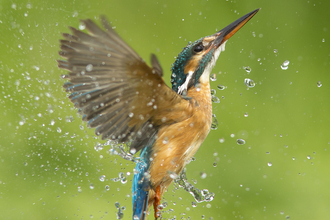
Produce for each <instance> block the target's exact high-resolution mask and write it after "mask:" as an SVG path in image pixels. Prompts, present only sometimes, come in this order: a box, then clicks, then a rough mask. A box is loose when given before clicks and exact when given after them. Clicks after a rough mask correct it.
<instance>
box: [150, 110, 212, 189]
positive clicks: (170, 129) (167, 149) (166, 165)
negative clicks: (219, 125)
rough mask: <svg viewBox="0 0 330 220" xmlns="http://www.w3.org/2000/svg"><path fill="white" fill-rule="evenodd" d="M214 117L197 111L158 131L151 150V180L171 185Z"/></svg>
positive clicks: (203, 137) (194, 151) (205, 133)
mask: <svg viewBox="0 0 330 220" xmlns="http://www.w3.org/2000/svg"><path fill="white" fill-rule="evenodd" d="M211 121H212V117H211V114H205V112H204V115H203V116H201V117H197V115H195V116H193V117H191V118H189V119H187V120H185V121H182V122H179V123H175V124H172V125H169V126H167V127H164V128H162V129H161V130H160V131H159V132H158V138H157V140H156V142H155V145H154V147H153V151H152V154H151V157H152V162H151V165H150V176H151V184H152V186H154V187H156V186H158V185H161V186H162V188H163V189H165V188H167V187H168V186H169V185H170V183H171V182H172V180H173V179H174V178H175V177H176V175H177V174H179V173H180V172H181V171H182V169H183V168H184V166H185V165H186V164H187V163H188V162H189V161H190V159H191V158H192V157H193V156H194V154H195V153H196V151H197V150H198V148H199V147H200V145H201V144H202V143H203V141H204V140H205V138H206V136H207V135H208V133H209V131H210V126H211Z"/></svg>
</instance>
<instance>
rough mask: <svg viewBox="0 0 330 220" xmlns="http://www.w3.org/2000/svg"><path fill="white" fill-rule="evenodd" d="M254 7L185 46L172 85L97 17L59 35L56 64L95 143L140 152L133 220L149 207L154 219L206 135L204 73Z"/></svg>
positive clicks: (156, 66)
mask: <svg viewBox="0 0 330 220" xmlns="http://www.w3.org/2000/svg"><path fill="white" fill-rule="evenodd" d="M258 11H259V9H256V10H254V11H252V12H250V13H248V14H246V15H244V16H242V17H241V18H239V19H237V20H236V21H234V22H233V23H231V24H229V25H228V26H226V27H225V28H223V29H221V30H220V31H217V32H216V33H215V34H212V35H209V36H206V37H202V38H200V39H198V40H196V41H194V42H193V43H189V44H188V45H187V46H186V47H184V48H183V50H182V51H181V52H180V53H179V55H178V56H177V58H176V60H175V62H174V63H173V65H172V68H171V71H172V74H171V84H172V88H170V87H169V86H168V85H166V83H165V81H164V79H163V69H162V67H161V65H160V63H159V61H158V59H157V57H156V55H154V54H151V66H149V65H148V64H147V63H146V62H145V61H144V60H143V59H142V58H141V57H140V56H139V55H138V54H137V53H136V52H135V51H134V50H133V49H132V48H131V47H130V46H129V45H128V44H127V43H126V42H125V41H124V40H123V39H122V38H121V37H120V36H119V35H118V34H117V33H116V32H115V31H114V29H113V28H112V27H111V25H110V24H109V22H108V21H107V19H106V18H105V17H104V16H101V18H100V20H101V23H102V25H103V28H100V27H99V26H98V25H97V24H96V23H94V21H92V20H91V19H85V20H81V24H82V26H83V27H84V29H85V30H80V29H76V28H74V27H69V29H70V31H71V33H70V34H69V33H63V34H62V36H63V38H64V39H61V40H60V52H59V55H60V56H61V57H62V58H64V59H62V60H57V62H58V67H59V68H61V69H64V70H67V71H68V73H67V74H64V75H62V78H64V79H66V80H67V81H66V82H65V83H64V85H63V87H64V88H65V91H66V92H68V93H69V96H68V97H69V99H70V100H71V101H72V102H73V103H74V106H75V107H76V108H77V109H78V112H79V113H80V114H81V115H82V120H83V121H86V122H87V126H88V127H90V128H95V134H96V135H98V136H101V138H102V140H111V141H114V142H116V143H118V144H119V143H124V144H126V146H127V151H128V153H129V154H130V155H135V154H136V153H137V152H140V155H139V157H138V158H139V159H138V161H137V163H136V166H135V169H134V176H133V184H132V209H133V216H132V219H134V220H144V219H146V218H147V215H148V213H149V208H150V206H151V205H153V206H154V217H155V219H158V218H160V217H161V210H160V206H159V205H160V203H161V196H162V195H163V193H164V192H165V191H166V189H167V188H168V187H169V185H170V184H171V183H172V181H173V180H174V179H175V178H177V176H178V175H179V174H180V173H181V172H182V170H183V168H184V167H185V166H186V165H187V164H188V163H189V162H190V160H191V159H192V157H193V156H194V154H195V153H196V151H197V150H198V148H199V147H200V146H201V144H202V143H203V141H204V140H205V138H206V137H207V135H208V133H209V132H210V128H211V123H212V101H211V92H210V82H209V78H210V73H211V71H212V69H213V67H214V66H215V64H216V61H217V59H218V57H219V55H220V53H221V52H223V51H224V50H225V44H226V42H227V40H228V39H229V38H230V37H232V36H233V35H234V34H235V33H236V32H237V31H238V30H239V29H240V28H241V27H242V26H244V24H245V23H247V22H248V21H249V20H250V19H251V18H252V17H253V16H254V15H255V14H256V13H257V12H258Z"/></svg>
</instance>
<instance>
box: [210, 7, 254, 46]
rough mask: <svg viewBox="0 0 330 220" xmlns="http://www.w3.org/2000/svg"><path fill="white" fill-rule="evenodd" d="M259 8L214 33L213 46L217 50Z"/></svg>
mask: <svg viewBox="0 0 330 220" xmlns="http://www.w3.org/2000/svg"><path fill="white" fill-rule="evenodd" d="M259 10H260V8H258V9H256V10H254V11H252V12H250V13H248V14H246V15H244V16H243V17H241V18H239V19H237V20H236V21H234V22H233V23H231V24H230V25H228V26H227V27H225V28H223V29H222V30H220V31H218V32H217V33H215V35H216V36H217V37H216V39H215V40H214V42H213V43H214V46H215V47H216V48H218V47H219V46H220V45H221V44H222V43H224V42H226V41H227V40H228V39H229V38H230V37H231V36H233V35H234V34H235V33H236V32H237V31H238V30H239V29H241V27H243V26H244V24H246V23H247V22H248V21H249V20H250V19H251V18H252V17H253V16H254V15H255V14H256V13H257V12H258V11H259Z"/></svg>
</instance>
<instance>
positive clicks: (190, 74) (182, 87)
mask: <svg viewBox="0 0 330 220" xmlns="http://www.w3.org/2000/svg"><path fill="white" fill-rule="evenodd" d="M193 73H194V71H189V72H188V74H187V75H188V76H187V77H186V81H184V83H183V84H182V85H181V86H179V89H178V94H180V95H181V94H182V93H183V91H185V90H188V84H189V81H190V79H191V77H192V75H193Z"/></svg>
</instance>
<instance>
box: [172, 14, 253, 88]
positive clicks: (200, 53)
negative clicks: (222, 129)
mask: <svg viewBox="0 0 330 220" xmlns="http://www.w3.org/2000/svg"><path fill="white" fill-rule="evenodd" d="M258 11H259V9H256V10H254V11H252V12H250V13H248V14H246V15H244V16H243V17H241V18H239V19H238V20H236V21H234V22H233V23H231V24H230V25H228V26H227V27H225V28H223V29H222V30H220V31H218V32H217V33H215V34H213V35H210V36H207V37H204V38H201V39H199V40H197V41H195V42H194V43H191V44H188V46H186V47H185V48H184V49H183V51H182V52H181V53H180V54H179V55H178V57H177V59H176V61H175V62H174V64H173V65H172V76H171V82H172V89H173V90H174V91H175V92H177V93H179V94H184V92H185V91H187V90H188V89H189V88H191V87H193V86H196V85H197V84H198V83H204V82H208V81H209V76H210V72H211V70H212V68H213V67H214V66H215V63H216V61H217V59H218V57H219V55H220V53H221V51H224V50H225V44H226V42H227V40H228V39H229V38H230V37H231V36H233V35H234V34H235V33H236V32H237V31H238V30H239V29H240V28H241V27H243V25H244V24H245V23H246V22H248V21H249V20H250V19H251V18H252V17H253V16H254V15H255V14H256V13H257V12H258Z"/></svg>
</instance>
